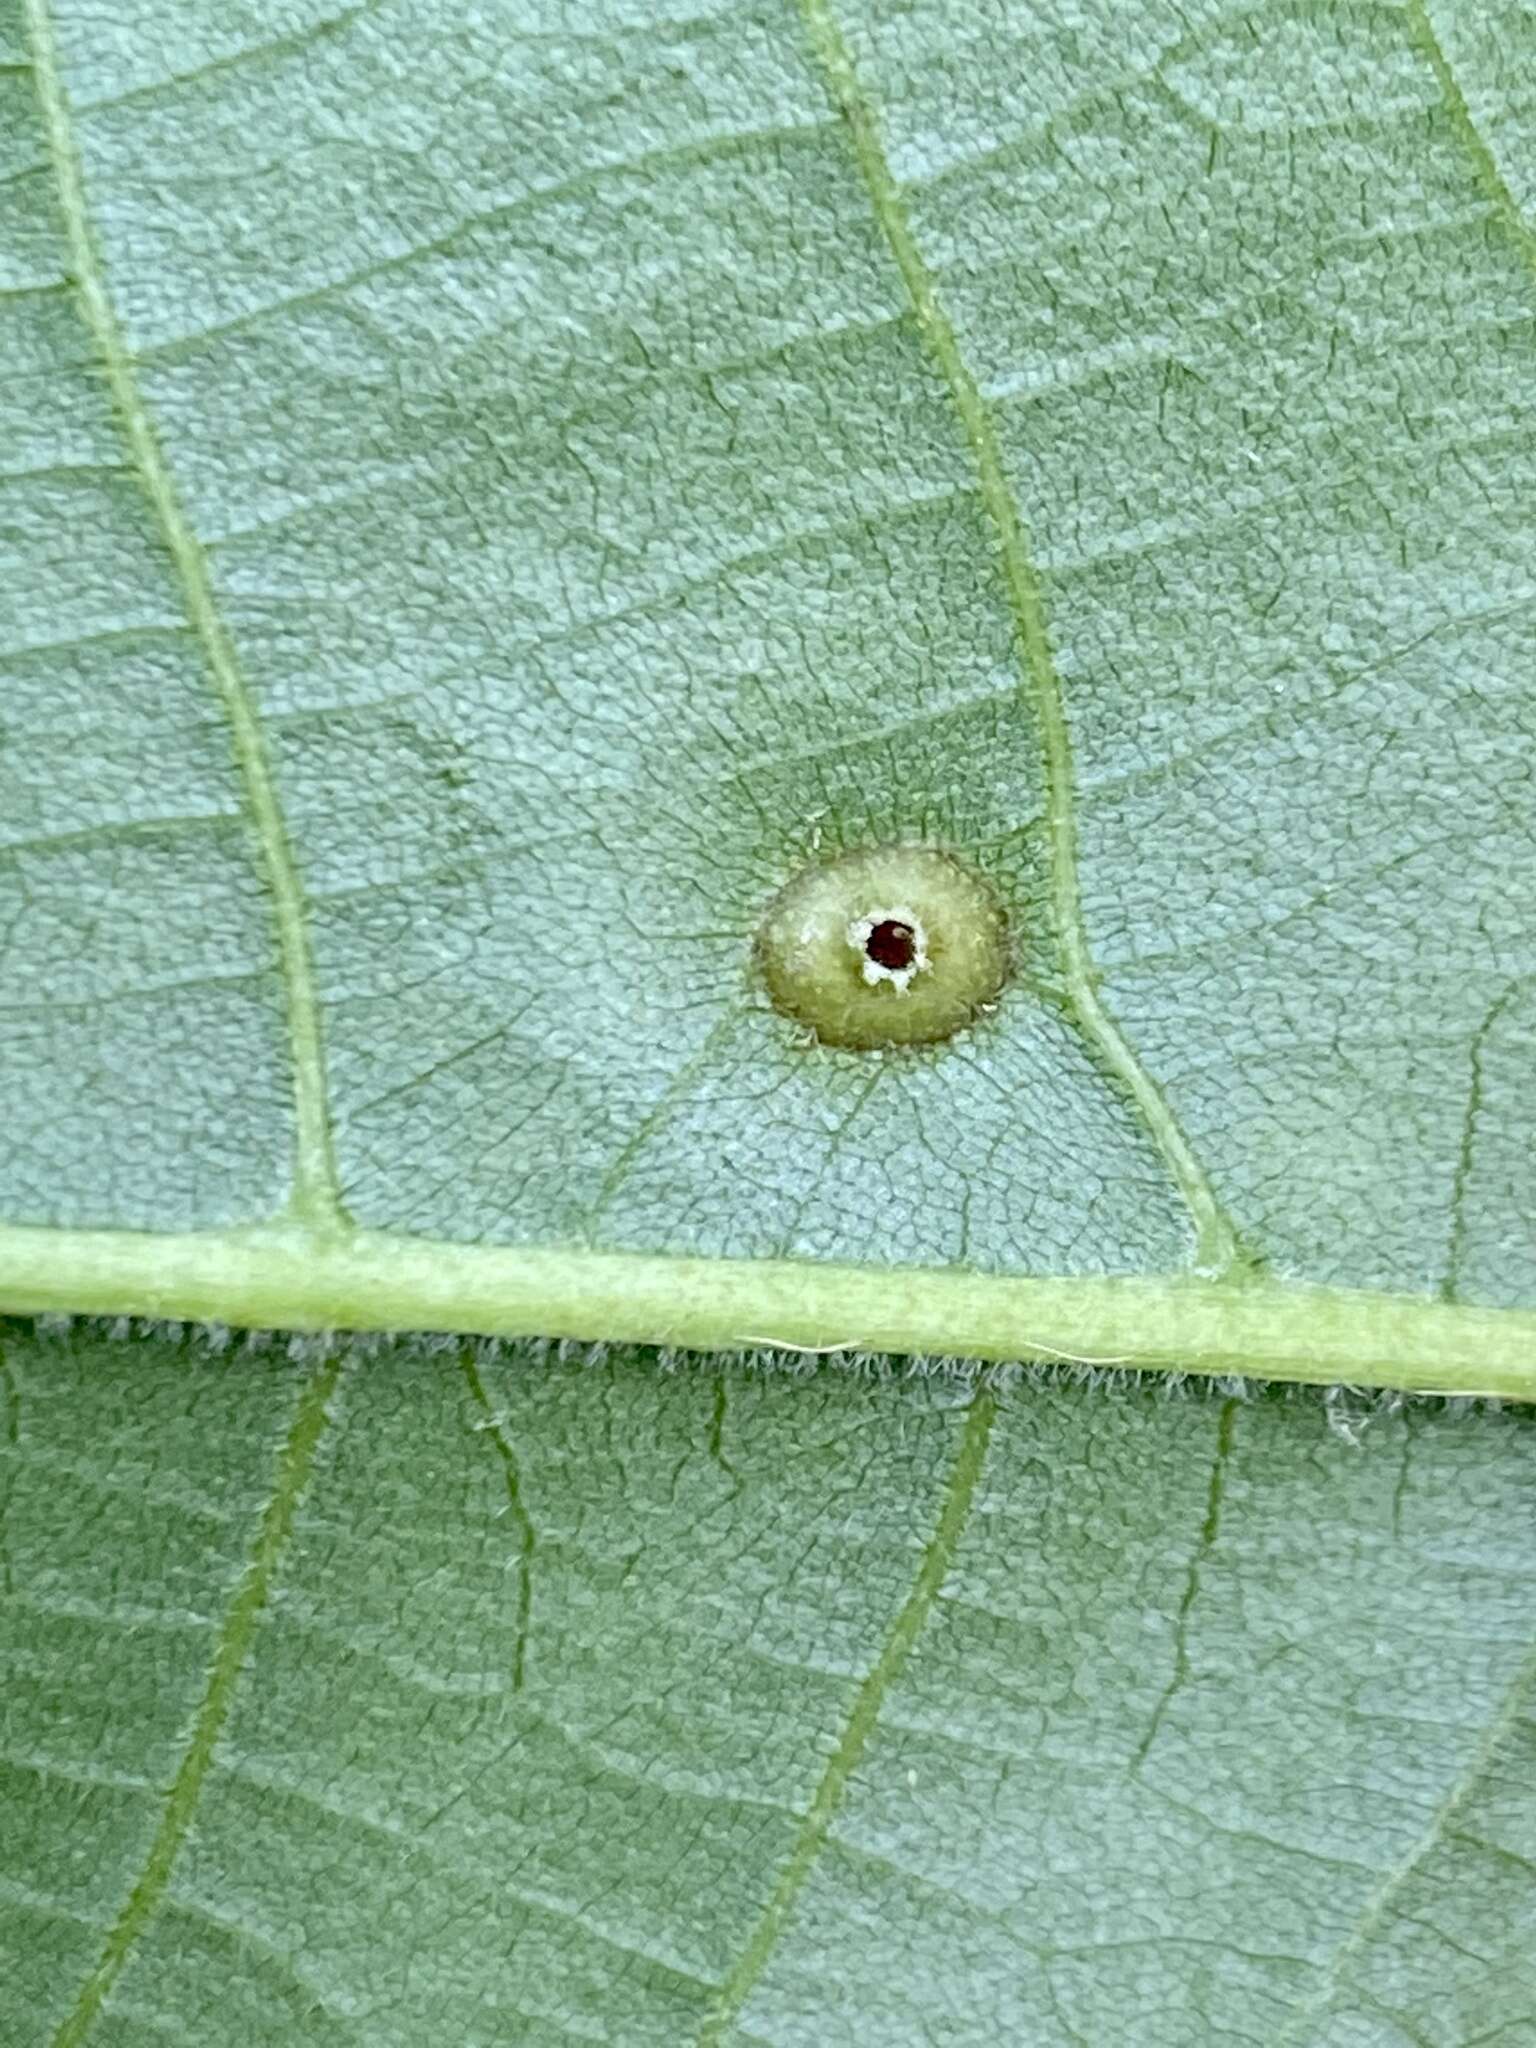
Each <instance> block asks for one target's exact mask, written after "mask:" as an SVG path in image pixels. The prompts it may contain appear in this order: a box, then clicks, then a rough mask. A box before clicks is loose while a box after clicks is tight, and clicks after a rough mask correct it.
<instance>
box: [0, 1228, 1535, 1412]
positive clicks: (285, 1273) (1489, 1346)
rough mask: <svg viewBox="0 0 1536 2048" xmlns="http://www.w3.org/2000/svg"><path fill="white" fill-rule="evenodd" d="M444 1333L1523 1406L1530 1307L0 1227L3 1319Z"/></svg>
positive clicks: (797, 1265)
mask: <svg viewBox="0 0 1536 2048" xmlns="http://www.w3.org/2000/svg"><path fill="white" fill-rule="evenodd" d="M59 1313H62V1314H65V1315H109V1316H125V1315H126V1316H170V1317H173V1318H176V1319H178V1320H187V1321H191V1322H224V1323H234V1324H236V1325H239V1326H241V1327H243V1328H256V1329H287V1330H453V1331H458V1332H460V1333H462V1334H464V1335H474V1336H485V1337H574V1338H577V1339H581V1340H586V1341H591V1342H611V1343H616V1344H625V1343H628V1344H663V1345H680V1346H684V1347H687V1348H690V1349H693V1350H699V1351H720V1350H743V1349H745V1350H754V1349H758V1348H760V1347H762V1346H770V1347H771V1346H775V1345H777V1346H780V1347H782V1348H784V1349H787V1350H792V1351H865V1352H883V1351H894V1352H901V1353H914V1352H915V1353H921V1354H924V1355H927V1356H931V1357H937V1358H986V1359H996V1360H1000V1361H1003V1362H1005V1363H1006V1362H1009V1361H1012V1360H1017V1359H1022V1358H1041V1359H1062V1360H1066V1361H1068V1362H1070V1363H1075V1364H1079V1365H1111V1366H1126V1367H1135V1368H1147V1369H1151V1370H1156V1369H1163V1370H1169V1371H1174V1372H1196V1373H1210V1374H1217V1375H1226V1374H1233V1375H1245V1376H1250V1377H1254V1378H1259V1379H1270V1380H1293V1381H1297V1382H1299V1383H1304V1384H1308V1385H1313V1386H1319V1385H1320V1386H1333V1385H1335V1384H1337V1383H1339V1382H1343V1383H1344V1384H1346V1385H1349V1386H1359V1387H1403V1388H1405V1389H1408V1390H1411V1391H1412V1392H1415V1393H1443V1394H1484V1395H1490V1396H1499V1397H1502V1398H1505V1399H1508V1400H1512V1401H1536V1309H1529V1308H1487V1307H1475V1306H1473V1305H1471V1304H1470V1303H1462V1302H1446V1301H1436V1300H1432V1299H1430V1298H1429V1297H1428V1296H1426V1295H1422V1294H1419V1295H1415V1294H1386V1293H1373V1292H1370V1291H1368V1290H1366V1289H1364V1288H1350V1287H1318V1286H1308V1285H1303V1284H1301V1283H1299V1282H1298V1283H1295V1284H1282V1283H1280V1282H1278V1281H1275V1280H1271V1279H1267V1278H1263V1277H1258V1276H1251V1275H1241V1276H1239V1278H1238V1279H1236V1280H1218V1279H1212V1278H1208V1277H1205V1276H1202V1275H1197V1274H1192V1273H1188V1272H1180V1273H1151V1274H1143V1275H1130V1274H1126V1275H1121V1276H1115V1275H1109V1274H1098V1273H1078V1274H1053V1275H1032V1274H1023V1273H1017V1274H1013V1273H987V1272H975V1271H967V1270H965V1269H963V1268H959V1267H942V1266H852V1265H838V1264H835V1263H833V1262H832V1261H830V1260H821V1259H716V1258H698V1257H686V1256H683V1255H681V1254H677V1253H670V1252H662V1253H652V1252H599V1251H587V1250H578V1249H575V1248H568V1249H562V1248H558V1247H554V1246H549V1245H521V1246H515V1245H488V1244H463V1243H455V1242H453V1241H452V1240H450V1239H443V1238H424V1237H402V1236H396V1235H393V1234H391V1233H389V1232H386V1231H366V1230H357V1231H349V1232H346V1233H345V1234H339V1235H337V1236H336V1237H334V1238H333V1239H331V1240H330V1241H329V1242H326V1241H319V1242H317V1240H316V1238H315V1234H314V1232H313V1231H310V1230H306V1229H302V1228H298V1227H295V1226H294V1225H292V1224H287V1225H284V1224H266V1225H257V1226H254V1227H250V1228H244V1229H234V1230H211V1231H188V1232H185V1233H182V1234H176V1233H173V1232H165V1233H152V1232H139V1231H131V1230H53V1229H48V1228H46V1227H41V1226H32V1225H27V1224H10V1225H6V1224H0V1315H9V1314H14V1315H38V1314H59Z"/></svg>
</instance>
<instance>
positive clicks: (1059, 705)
mask: <svg viewBox="0 0 1536 2048" xmlns="http://www.w3.org/2000/svg"><path fill="white" fill-rule="evenodd" d="M798 4H799V6H800V10H801V13H802V15H803V17H804V20H805V24H806V28H807V31H808V34H809V38H810V42H811V45H812V47H813V49H814V50H815V53H816V56H817V58H818V60H819V61H820V63H821V66H822V69H823V71H824V73H825V75H826V78H827V82H828V86H829V89H830V92H831V94H832V97H833V99H834V101H835V102H836V104H837V106H838V107H839V108H840V110H841V112H842V114H843V117H844V119H845V121H846V122H847V124H848V128H849V131H850V133H851V136H852V139H853V149H854V154H855V156H856V158H857V160H858V166H859V170H860V172H861V174H862V176H863V179H864V183H865V186H866V188H867V189H868V192H869V196H870V200H871V203H872V205H873V207H874V211H875V216H876V219H877V221H878V222H879V225H880V228H881V230H882V232H883V233H884V235H885V238H886V241H887V243H888V244H889V246H890V249H891V253H892V255H893V257H894V258H895V261H896V266H897V269H898V270H899V271H900V273H901V277H902V282H903V283H904V284H905V286H906V288H907V294H908V296H909V298H910V299H911V302H912V309H913V314H914V317H915V319H916V323H917V328H918V331H919V333H920V334H921V336H922V339H923V341H924V342H925V344H926V345H927V347H928V350H929V352H930V354H931V355H932V357H933V359H934V361H935V363H936V364H937V365H938V367H939V369H940V370H941V371H942V373H943V375H944V378H945V381H946V382H947V383H948V385H949V389H950V393H951V396H952V397H953V399H954V403H955V406H956V409H957V410H958V412H959V414H960V419H961V423H962V426H963V428H964V431H965V438H966V442H967V444H968V446H969V449H970V453H971V459H972V463H973V466H974V468H975V471H976V476H977V481H978V483H979V485H980V489H981V497H982V502H983V504H984V505H985V507H986V510H987V514H988V517H989V518H990V520H991V523H992V525H993V527H994V529H995V531H996V535H997V542H998V550H999V555H1000V560H1001V567H1002V574H1003V581H1004V584H1005V587H1006V590H1007V594H1008V602H1009V607H1010V610H1011V612H1012V614H1013V618H1014V622H1015V627H1016V631H1017V634H1018V641H1019V647H1020V652H1021V656H1022V664H1021V665H1022V668H1023V677H1024V683H1025V687H1026V689H1027V691H1028V693H1029V696H1030V699H1031V701H1032V703H1033V704H1034V707H1035V714H1036V717H1037V719H1038V721H1039V725H1040V732H1041V740H1042V744H1043V748H1044V755H1045V813H1046V818H1045V822H1046V835H1047V841H1048V845H1049V849H1050V872H1051V903H1052V911H1053V915H1054V921H1055V925H1056V931H1057V936H1058V940H1059V943H1060V945H1061V951H1062V961H1063V967H1064V971H1065V979H1066V983H1067V987H1068V989H1069V991H1070V994H1071V998H1072V1007H1073V1012H1074V1014H1075V1016H1076V1019H1077V1022H1078V1026H1079V1028H1080V1030H1081V1031H1082V1033H1083V1035H1084V1037H1085V1038H1086V1039H1087V1041H1088V1042H1089V1044H1090V1045H1091V1046H1092V1047H1093V1049H1094V1051H1095V1053H1096V1054H1097V1056H1098V1057H1099V1059H1100V1060H1101V1061H1102V1062H1103V1064H1104V1065H1105V1067H1106V1068H1107V1069H1108V1070H1109V1071H1110V1073H1112V1074H1113V1075H1114V1076H1115V1078H1116V1080H1117V1081H1118V1082H1119V1083H1120V1085H1121V1086H1122V1087H1123V1088H1125V1089H1126V1091H1127V1092H1128V1093H1129V1095H1130V1096H1131V1099H1132V1100H1133V1102H1134V1103H1135V1105H1136V1107H1137V1110H1138V1111H1139V1113H1140V1115H1141V1118H1142V1120H1143V1122H1144V1123H1145V1125H1146V1127H1147V1129H1148V1131H1149V1132H1150V1133H1151V1135H1152V1138H1153V1140H1154V1141H1155V1143H1156V1144H1157V1146H1158V1148H1159V1150H1160V1151H1161V1153H1162V1155H1163V1159H1164V1161H1165V1163H1166V1165H1167V1167H1168V1170H1169V1172H1170V1173H1171V1174H1172V1176H1173V1178H1174V1180H1175V1181H1176V1182H1177V1184H1178V1187H1179V1190H1180V1192H1181V1194H1182V1195H1183V1198H1184V1201H1185V1204H1186V1206H1187V1207H1188V1209H1189V1212H1190V1214H1191V1216H1192V1218H1193V1219H1194V1224H1195V1232H1196V1261H1197V1264H1198V1265H1199V1266H1200V1268H1201V1269H1202V1270H1204V1271H1210V1272H1221V1271H1227V1270H1230V1269H1234V1268H1236V1267H1238V1266H1239V1265H1240V1264H1241V1261H1242V1253H1241V1249H1240V1247H1239V1244H1238V1239H1237V1233H1236V1230H1235V1229H1234V1227H1233V1225H1232V1223H1231V1221H1230V1220H1229V1219H1228V1217H1227V1216H1226V1214H1225V1213H1224V1211H1223V1209H1222V1207H1221V1204H1220V1203H1219V1202H1218V1201H1217V1198H1216V1195H1215V1192H1214V1190H1213V1189H1212V1187H1211V1185H1210V1182H1209V1180H1208V1179H1207V1177H1206V1173H1205V1169H1204V1167H1203V1166H1202V1165H1201V1163H1200V1161H1199V1159H1198V1158H1197V1157H1196V1156H1195V1153H1194V1150H1193V1148H1192V1147H1191V1145H1190V1142H1189V1140H1188V1138H1187V1137H1186V1136H1185V1134H1184V1132H1183V1130H1182V1129H1181V1128H1180V1126H1179V1123H1178V1121H1177V1119H1176V1118H1175V1116H1174V1114H1173V1111H1172V1109H1171V1108H1170V1107H1169V1105H1168V1103H1167V1101H1166V1099H1165V1098H1164V1096H1163V1093H1162V1090H1161V1089H1160V1088H1159V1086H1158V1084H1157V1082H1156V1081H1155V1080H1154V1079H1153V1078H1152V1076H1151V1075H1150V1074H1149V1073H1148V1072H1147V1070H1146V1069H1145V1068H1144V1067H1143V1066H1142V1064H1141V1062H1140V1060H1139V1059H1138V1058H1137V1055H1136V1053H1135V1051H1134V1049H1133V1048H1132V1046H1131V1044H1130V1042H1129V1040H1128V1039H1127V1038H1126V1036H1125V1034H1124V1032H1123V1031H1122V1030H1121V1028H1120V1026H1119V1024H1118V1023H1117V1022H1116V1020H1115V1019H1114V1017H1113V1016H1112V1015H1111V1014H1110V1012H1109V1010H1108V1009H1107V1008H1106V1006H1105V1004H1104V1002H1103V1000H1102V998H1101V997H1100V995H1099V992H1098V970H1097V968H1096V967H1095V965H1094V963H1093V959H1092V956H1091V954H1090V951H1089V947H1088V935H1087V929H1086V926H1085V924H1084V920H1083V908H1082V890H1081V886H1080V883H1079V878H1078V867H1077V820H1076V799H1075V788H1074V781H1073V767H1072V741H1071V735H1070V732H1069V730H1068V726H1067V717H1066V708H1065V705H1064V703H1063V699H1062V689H1061V679H1060V677H1059V676H1058V674H1057V672H1056V664H1055V659H1054V656H1053V655H1052V652H1051V644H1050V635H1049V632H1048V630H1047V625H1046V617H1045V603H1044V597H1043V594H1042V591H1041V587H1040V577H1039V573H1038V571H1037V570H1036V568H1035V564H1034V560H1033V558H1032V556H1031V554H1030V551H1029V544H1028V539H1027V536H1026V533H1025V529H1024V523H1023V520H1022V519H1021V517H1020V514H1019V510H1018V506H1017V505H1016V504H1015V502H1014V497H1013V492H1012V489H1011V487H1010V485H1009V482H1008V478H1007V472H1006V470H1005V468H1004V464H1003V456H1002V450H1001V447H1000V446H999V443H998V438H997V433H996V430H995V428H994V426H993V424H992V419H991V416H990V414H989V413H988V410H987V406H986V402H985V400H984V399H983V398H982V395H981V392H980V390H979V388H978V386H977V383H976V380H975V378H974V377H973V376H972V375H971V372H970V368H969V366H968V365H967V363H966V361H965V358H964V355H963V354H962V352H961V348H960V343H959V340H958V338H957V336H956V333H955V330H954V327H953V325H952V324H951V322H950V319H949V315H948V314H947V313H946V312H945V310H944V307H943V304H942V302H941V301H940V298H939V295H938V291H937V288H936V285H935V282H934V278H933V275H932V273H931V272H930V270H929V268H928V265H927V262H926V260H925V258H924V257H923V254H922V252H921V250H920V249H919V248H918V245H917V240H916V237H915V235H914V234H913V231H912V225H911V222H910V220H909V218H908V215H907V207H906V201H905V199H904V198H903V196H902V191H901V188H900V186H899V185H898V183H897V181H896V177H895V174H894V172H893V171H892V169H891V166H890V162H889V159H888V157H887V154H886V150H885V144H884V140H883V138H882V136H881V133H880V126H879V122H878V119H877V117H876V114H875V111H874V108H873V106H872V105H871V103H870V100H869V98H868V96H867V94H866V93H865V91H864V89H863V86H862V85H861V83H860V81H859V77H858V73H857V71H856V69H855V66H854V62H853V57H852V54H851V52H850V50H849V48H848V44H847V41H846V39H845V38H844V35H843V32H842V29H841V27H840V26H839V24H838V21H837V19H836V16H835V15H834V14H833V12H832V10H831V8H830V6H829V5H828V4H827V0H798Z"/></svg>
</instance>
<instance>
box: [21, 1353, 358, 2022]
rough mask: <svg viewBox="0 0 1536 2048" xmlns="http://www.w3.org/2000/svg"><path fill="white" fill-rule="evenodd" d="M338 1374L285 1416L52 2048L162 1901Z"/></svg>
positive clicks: (102, 1991)
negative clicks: (171, 1763)
mask: <svg viewBox="0 0 1536 2048" xmlns="http://www.w3.org/2000/svg"><path fill="white" fill-rule="evenodd" d="M340 1371H341V1354H340V1352H337V1353H336V1354H335V1355H334V1356H332V1357H331V1358H330V1359H328V1360H326V1361H325V1362H324V1363H323V1364H322V1365H320V1366H319V1367H318V1368H317V1369H316V1370H315V1371H314V1372H313V1373H312V1374H311V1375H310V1377H309V1379H308V1381H307V1382H306V1384H305V1387H304V1391H303V1393H302V1394H301V1395H300V1396H299V1403H298V1406H297V1408H296V1409H295V1410H294V1415H293V1421H292V1423H291V1425H290V1426H289V1430H288V1435H287V1438H286V1440H285V1441H284V1444H283V1448H282V1451H281V1453H280V1455H279V1457H278V1461H277V1470H276V1473H275V1475H274V1480H273V1486H272V1493H271V1496H270V1498H269V1499H268V1501H267V1505H266V1507H265V1509H264V1510H263V1513H262V1517H261V1523H260V1526H259V1528H258V1531H257V1535H256V1542H255V1545H254V1547H253V1549H252V1551H251V1556H250V1561H249V1563H248V1564H247V1565H246V1568H245V1570H244V1572H243V1573H242V1574H241V1576H240V1583H239V1585H238V1586H237V1587H236V1589H235V1596H234V1598H233V1600H231V1602H230V1603H229V1606H228V1608H227V1609H226V1611H225V1615H224V1619H223V1622H222V1623H221V1624H220V1627H219V1633H218V1637H217V1640H216V1641H215V1643H214V1649H213V1660H212V1662H211V1663H210V1665H209V1667H208V1681H207V1685H206V1686H205V1688H204V1691H203V1698H202V1704H201V1705H200V1706H199V1707H198V1710H197V1715H196V1718H195V1719H194V1721H193V1723H192V1733H191V1737H190V1739H189V1740H188V1743H187V1746H186V1748H185V1749H184V1750H183V1751H182V1756H181V1762H180V1763H179V1764H178V1765H177V1767H176V1775H175V1777H174V1778H173V1779H172V1780H171V1784H170V1789H169V1791H168V1793H167V1795H166V1801H165V1805H164V1807H163V1808H162V1809H161V1814H160V1824H159V1826H158V1827H157V1828H156V1829H155V1834H154V1839H153V1841H152V1842H151V1843H150V1845H149V1854H148V1855H147V1856H146V1857H145V1859H144V1866H143V1868H142V1869H141V1870H140V1872H139V1875H138V1877H137V1878H136V1879H135V1881H134V1884H133V1888H132V1890H131V1891H130V1892H129V1894H128V1897H127V1898H126V1899H125V1900H124V1902H123V1907H122V1910H121V1912H120V1913H119V1914H118V1916H117V1918H116V1920H115V1921H114V1922H113V1923H112V1926H111V1928H110V1929H109V1931H108V1934H107V1938H106V1941H105V1942H104V1943H103V1945H102V1951H101V1955H100V1957H99V1958H98V1960H97V1962H96V1965H95V1967H94V1969H92V1971H91V1973H90V1975H89V1976H88V1977H87V1978H86V1979H85V1982H84V1983H83V1984H82V1985H81V1987H80V1990H79V1993H78V1994H77V1996H76V1999H75V2002H74V2005H73V2006H72V2007H71V2008H70V2010H69V2012H68V2014H67V2015H66V2016H65V2018H64V2020H63V2021H62V2022H61V2024H60V2025H59V2027H58V2029H57V2031H56V2032H55V2034H54V2036H53V2042H52V2048H79V2044H80V2043H81V2042H82V2041H84V2040H85V2038H86V2036H87V2035H88V2034H89V2033H90V2031H91V2029H92V2028H93V2027H94V2025H95V2024H96V2020H97V2018H98V2016H99V2015H100V2012H101V2008H102V2006H103V2005H104V2004H105V2003H106V2000H107V1998H108V1996H109V1995H110V1993H111V1990H112V1987H113V1985H114V1984H115V1983H116V1982H117V1980H118V1978H119V1977H120V1976H121V1975H122V1972H123V1969H124V1966H125V1965H126V1964H127V1962H128V1959H129V1957H130V1956H131V1955H132V1954H133V1951H134V1948H135V1946H136V1944H137V1942H138V1940H139V1937H140V1935H142V1934H143V1932H144V1929H145V1928H146V1927H147V1926H148V1925H149V1923H150V1921H151V1920H152V1919H153V1917H154V1915H155V1912H156V1910H157V1909H158V1907H159V1905H160V1901H161V1900H162V1899H163V1898H164V1897H165V1891H166V1887H167V1885H168V1884H169V1883H170V1881H171V1873H172V1872H173V1870H174V1869H175V1867H176V1859H177V1857H178V1856H179V1855H180V1853H181V1846H182V1844H183V1842H185V1840H186V1838H187V1830H188V1829H189V1828H190V1827H191V1825H192V1818H193V1815H194V1814H195V1813H196V1811H197V1802H198V1799H199V1797H200V1795H201V1793H202V1789H203V1780H204V1778H205V1777H206V1776H207V1775H208V1768H209V1765H210V1764H211V1763H212V1762H213V1753H214V1750H215V1748H216V1747H217V1744H218V1740H219V1737H220V1735H221V1734H222V1733H223V1729H224V1723H225V1721H226V1720H227V1719H228V1718H229V1709H230V1706H231V1704H232V1703H233V1701H234V1696H235V1688H236V1686H237V1685H238V1684H239V1682H240V1673H241V1670H242V1668H243V1666H244V1664H245V1660H246V1657H247V1655H248V1654H249V1651H250V1647H251V1641H252V1638H253V1637H254V1636H255V1633H256V1624H257V1622H258V1621H259V1619H260V1617H261V1611H262V1609H263V1608H264V1607H265V1606H266V1604H267V1597H268V1595H269V1593H270V1591H271V1587H272V1579H273V1574H274V1573H275V1571H276V1569H277V1564H278V1560H279V1558H280V1557H281V1556H282V1553H283V1550H284V1548H285V1546H286V1544H287V1542H288V1538H289V1535H290V1534H291V1533H292V1530H293V1519H294V1515H295V1514H296V1512H297V1510H298V1505H299V1499H300V1496H301V1495H302V1494H303V1491H304V1487H305V1483H306V1481H307V1480H308V1478H309V1474H310V1469H311V1467H312V1466H313V1464H314V1458H315V1447H316V1445H317V1444H318V1443H319V1441H320V1438H321V1435H322V1433H323V1431H324V1429H325V1425H326V1423H327V1421H328V1420H329V1419H330V1418H329V1414H328V1408H329V1403H330V1399H331V1396H332V1394H333V1393H334V1391H335V1388H336V1380H337V1376H338V1374H339V1373H340Z"/></svg>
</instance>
